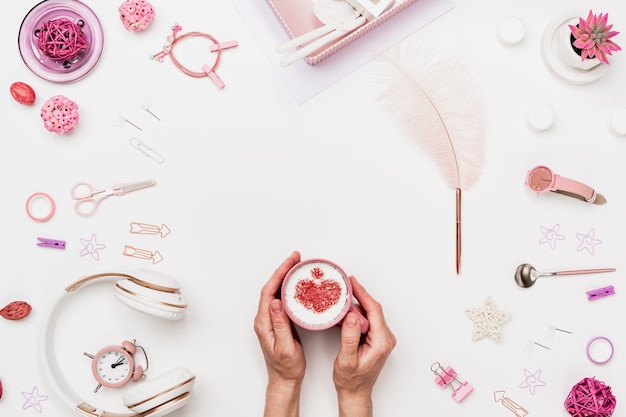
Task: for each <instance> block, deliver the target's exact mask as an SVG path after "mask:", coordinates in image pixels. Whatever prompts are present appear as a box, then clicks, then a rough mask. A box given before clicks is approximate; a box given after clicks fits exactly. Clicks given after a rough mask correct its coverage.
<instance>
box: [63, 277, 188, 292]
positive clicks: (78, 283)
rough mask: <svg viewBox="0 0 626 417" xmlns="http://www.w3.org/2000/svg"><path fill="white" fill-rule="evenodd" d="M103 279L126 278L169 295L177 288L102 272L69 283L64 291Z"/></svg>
mask: <svg viewBox="0 0 626 417" xmlns="http://www.w3.org/2000/svg"><path fill="white" fill-rule="evenodd" d="M103 277H120V278H128V279H129V280H131V281H133V282H134V283H135V284H137V285H141V286H142V287H145V288H150V289H153V290H157V291H163V292H169V293H177V292H178V288H172V287H165V286H163V285H157V284H154V283H152V282H148V281H144V280H142V279H139V278H137V277H135V276H133V275H130V274H126V273H123V272H102V273H99V274H93V275H87V276H86V277H82V278H79V279H78V280H76V281H74V282H73V283H71V284H70V285H68V286H67V287H66V288H65V291H67V292H71V291H76V290H77V289H79V288H80V287H82V286H83V285H85V284H87V283H88V282H91V281H94V280H96V279H98V278H103Z"/></svg>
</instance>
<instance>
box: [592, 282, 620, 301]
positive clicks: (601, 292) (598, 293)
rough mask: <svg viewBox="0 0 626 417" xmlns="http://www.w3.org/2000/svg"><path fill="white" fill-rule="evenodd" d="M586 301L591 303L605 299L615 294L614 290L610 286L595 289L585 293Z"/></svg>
mask: <svg viewBox="0 0 626 417" xmlns="http://www.w3.org/2000/svg"><path fill="white" fill-rule="evenodd" d="M585 294H587V300H589V301H593V300H597V299H598V298H602V297H606V296H607V295H613V294H615V288H614V287H613V286H612V285H609V286H607V287H603V288H596V289H595V290H591V291H587V292H586V293H585Z"/></svg>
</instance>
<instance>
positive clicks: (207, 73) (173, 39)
mask: <svg viewBox="0 0 626 417" xmlns="http://www.w3.org/2000/svg"><path fill="white" fill-rule="evenodd" d="M171 29H172V34H171V35H168V36H167V38H165V40H166V43H165V45H163V49H162V50H161V51H160V52H158V53H156V54H154V55H150V59H152V60H156V61H158V62H163V58H165V56H166V55H169V56H170V59H171V60H172V62H173V63H174V65H175V66H176V68H178V69H179V70H181V71H182V72H184V73H185V74H187V75H189V76H190V77H195V78H202V77H209V78H210V79H211V80H212V81H213V82H214V83H215V85H217V86H218V87H219V88H224V86H225V84H224V83H223V82H222V80H221V79H220V77H219V76H218V75H217V74H216V73H215V70H216V69H217V66H218V65H219V63H220V58H221V56H222V50H224V49H229V48H234V47H236V46H237V45H238V44H239V43H238V42H237V41H236V40H232V41H227V42H219V41H218V40H217V39H215V38H214V37H213V36H211V35H209V34H208V33H202V32H188V33H185V34H184V35H180V36H179V35H178V32H180V31H181V30H182V29H183V28H182V26H180V25H179V24H178V23H175V24H174V25H173V26H172V28H171ZM191 37H202V38H206V39H209V40H210V41H211V42H212V45H211V47H210V48H209V51H210V52H212V53H213V52H214V53H215V54H216V55H215V61H214V62H213V65H211V66H209V65H208V64H204V65H202V72H198V71H191V70H190V69H188V68H187V67H185V66H183V65H182V64H181V63H180V62H179V61H178V59H176V57H175V56H174V46H175V45H176V43H178V42H180V41H182V40H184V39H187V38H191Z"/></svg>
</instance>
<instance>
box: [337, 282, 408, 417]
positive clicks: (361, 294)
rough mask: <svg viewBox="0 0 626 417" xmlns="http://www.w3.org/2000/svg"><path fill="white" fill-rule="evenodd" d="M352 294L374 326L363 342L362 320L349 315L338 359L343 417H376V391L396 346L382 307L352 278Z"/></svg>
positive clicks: (340, 408) (339, 398) (338, 386)
mask: <svg viewBox="0 0 626 417" xmlns="http://www.w3.org/2000/svg"><path fill="white" fill-rule="evenodd" d="M350 282H351V284H352V291H353V294H354V296H355V297H356V299H357V300H358V301H359V304H360V305H361V307H362V308H363V310H364V311H365V315H366V316H367V318H368V320H369V322H370V326H369V330H368V332H367V334H366V335H365V338H364V341H363V342H361V323H360V320H361V318H360V317H359V315H358V314H355V313H353V312H350V313H348V315H347V316H346V317H345V318H344V320H343V324H342V326H341V347H340V349H339V354H338V355H337V358H336V359H335V366H334V369H333V381H334V383H335V389H336V390H337V399H338V401H339V417H344V416H346V417H347V416H349V417H369V416H371V415H372V390H373V388H374V383H375V382H376V379H378V375H379V374H380V371H381V370H382V369H383V366H384V365H385V362H386V361H387V358H388V357H389V354H390V353H391V351H392V350H393V348H394V347H395V346H396V337H395V336H394V334H393V333H392V332H391V330H390V329H389V327H388V326H387V323H386V321H385V317H384V315H383V310H382V306H381V305H380V303H379V302H378V301H376V300H375V299H374V298H372V296H371V295H369V293H368V292H367V291H366V290H365V288H363V286H362V285H361V284H360V283H359V282H358V281H357V280H356V278H354V277H350Z"/></svg>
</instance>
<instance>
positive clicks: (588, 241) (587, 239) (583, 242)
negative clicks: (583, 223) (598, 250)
mask: <svg viewBox="0 0 626 417" xmlns="http://www.w3.org/2000/svg"><path fill="white" fill-rule="evenodd" d="M595 234H596V230H595V229H593V228H592V229H591V230H589V232H587V234H586V235H585V234H582V233H576V239H578V240H579V241H580V245H578V247H577V248H576V252H580V251H582V250H585V249H587V250H588V251H589V253H590V254H592V255H593V254H594V253H595V249H594V248H595V247H596V246H597V245H599V244H600V243H602V241H601V240H599V239H596V238H595Z"/></svg>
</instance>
